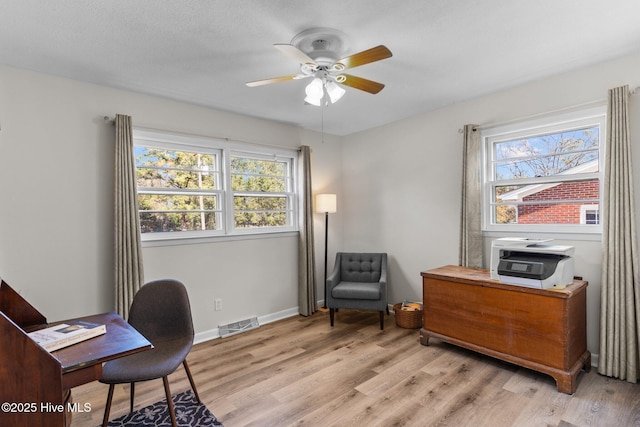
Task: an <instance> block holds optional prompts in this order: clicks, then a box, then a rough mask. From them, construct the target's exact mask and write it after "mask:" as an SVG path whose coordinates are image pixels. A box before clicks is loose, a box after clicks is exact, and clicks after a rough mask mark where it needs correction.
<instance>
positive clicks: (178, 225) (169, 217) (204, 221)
mask: <svg viewBox="0 0 640 427" xmlns="http://www.w3.org/2000/svg"><path fill="white" fill-rule="evenodd" d="M140 228H141V230H142V233H160V232H168V231H196V230H216V229H217V214H216V213H215V212H145V211H140Z"/></svg>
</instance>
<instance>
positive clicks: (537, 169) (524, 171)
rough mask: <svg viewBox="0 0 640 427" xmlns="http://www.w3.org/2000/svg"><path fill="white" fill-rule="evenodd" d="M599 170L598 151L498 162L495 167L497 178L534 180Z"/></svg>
mask: <svg viewBox="0 0 640 427" xmlns="http://www.w3.org/2000/svg"><path fill="white" fill-rule="evenodd" d="M580 166H581V167H580ZM598 170H599V166H598V151H597V150H593V151H583V152H580V153H570V154H559V155H553V156H547V157H535V158H530V159H527V160H510V161H503V162H497V163H496V166H495V178H496V179H515V178H533V177H540V176H553V175H558V174H561V173H564V174H567V175H570V174H576V173H591V172H598Z"/></svg>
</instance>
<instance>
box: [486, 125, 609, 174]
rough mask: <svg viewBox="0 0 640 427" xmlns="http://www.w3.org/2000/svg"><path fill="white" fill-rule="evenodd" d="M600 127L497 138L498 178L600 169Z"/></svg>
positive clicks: (496, 162) (495, 155) (496, 165)
mask: <svg viewBox="0 0 640 427" xmlns="http://www.w3.org/2000/svg"><path fill="white" fill-rule="evenodd" d="M598 149H599V127H597V126H596V127H591V128H587V129H579V130H572V131H566V132H558V133H551V134H546V135H540V136H535V137H529V138H522V139H514V140H509V141H502V142H495V143H494V144H493V159H494V162H495V167H494V179H514V178H516V179H517V178H531V177H538V176H552V175H558V174H561V173H565V174H566V173H569V174H571V173H587V172H598V170H599V169H598Z"/></svg>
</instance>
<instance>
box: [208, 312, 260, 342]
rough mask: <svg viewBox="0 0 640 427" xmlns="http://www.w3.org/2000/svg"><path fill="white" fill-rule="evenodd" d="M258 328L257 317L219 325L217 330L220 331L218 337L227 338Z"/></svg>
mask: <svg viewBox="0 0 640 427" xmlns="http://www.w3.org/2000/svg"><path fill="white" fill-rule="evenodd" d="M258 327H260V324H259V323H258V318H257V317H251V318H249V319H245V320H240V321H238V322H233V323H228V324H226V325H220V326H219V327H218V330H219V331H220V337H221V338H224V337H228V336H231V335H235V334H239V333H240V332H244V331H249V330H251V329H256V328H258Z"/></svg>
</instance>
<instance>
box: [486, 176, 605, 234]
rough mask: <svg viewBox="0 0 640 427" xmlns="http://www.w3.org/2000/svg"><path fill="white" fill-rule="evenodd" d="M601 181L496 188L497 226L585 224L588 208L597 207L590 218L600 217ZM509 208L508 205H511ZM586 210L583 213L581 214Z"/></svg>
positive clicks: (495, 213)
mask: <svg viewBox="0 0 640 427" xmlns="http://www.w3.org/2000/svg"><path fill="white" fill-rule="evenodd" d="M599 183H600V182H599V180H597V179H590V180H582V181H566V182H554V183H545V184H532V185H519V186H496V187H495V191H494V201H495V202H496V203H504V205H496V206H495V208H494V218H495V223H496V224H512V223H517V224H581V223H582V224H584V223H585V221H584V220H582V221H581V216H582V215H584V209H586V208H585V206H590V205H593V209H592V210H590V212H591V216H590V217H588V218H590V219H591V221H592V223H593V221H596V222H595V223H598V222H597V221H598V220H599V219H598V220H595V219H594V218H596V217H598V196H599V192H600V188H599V187H600V186H599ZM507 204H508V205H507ZM581 208H582V210H581Z"/></svg>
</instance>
